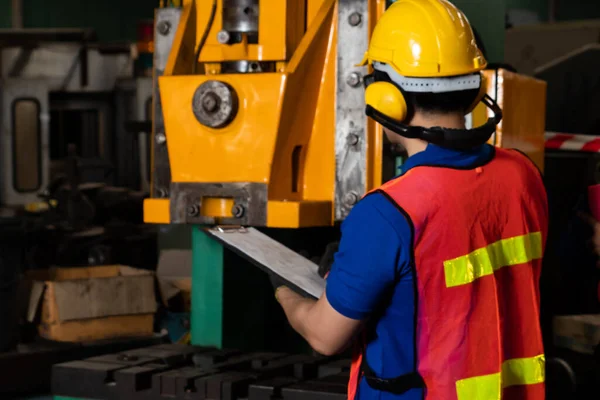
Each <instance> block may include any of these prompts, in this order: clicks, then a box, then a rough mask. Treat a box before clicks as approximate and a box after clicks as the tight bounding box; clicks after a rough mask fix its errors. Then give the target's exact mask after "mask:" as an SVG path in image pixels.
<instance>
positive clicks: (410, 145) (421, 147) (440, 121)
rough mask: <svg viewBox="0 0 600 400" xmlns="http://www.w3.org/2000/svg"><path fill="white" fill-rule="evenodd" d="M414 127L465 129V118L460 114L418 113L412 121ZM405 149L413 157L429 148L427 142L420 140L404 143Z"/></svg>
mask: <svg viewBox="0 0 600 400" xmlns="http://www.w3.org/2000/svg"><path fill="white" fill-rule="evenodd" d="M410 125H412V126H421V127H423V128H432V127H434V126H441V127H443V128H448V129H465V117H464V115H462V114H460V113H452V114H429V113H419V112H418V113H416V114H415V115H414V116H413V118H412V119H411V121H410ZM404 148H405V149H406V152H407V153H408V156H409V157H410V156H412V155H414V154H416V153H420V152H421V151H425V149H426V148H427V142H425V141H424V140H419V139H409V140H407V141H406V143H404Z"/></svg>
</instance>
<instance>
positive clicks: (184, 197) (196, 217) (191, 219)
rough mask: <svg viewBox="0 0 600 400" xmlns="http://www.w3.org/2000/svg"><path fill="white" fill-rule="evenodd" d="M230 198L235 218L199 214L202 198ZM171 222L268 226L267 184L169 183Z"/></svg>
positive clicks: (200, 212)
mask: <svg viewBox="0 0 600 400" xmlns="http://www.w3.org/2000/svg"><path fill="white" fill-rule="evenodd" d="M208 197H212V198H215V197H216V198H231V199H233V201H234V206H233V208H234V210H232V211H234V216H233V217H231V218H214V217H211V216H205V215H202V200H203V199H204V198H208ZM170 207H171V222H172V223H174V224H207V225H214V224H222V225H244V226H248V225H252V226H266V224H267V185H265V184H262V183H252V182H240V183H193V182H173V183H171V202H170Z"/></svg>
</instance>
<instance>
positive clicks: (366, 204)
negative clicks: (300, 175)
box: [325, 193, 412, 320]
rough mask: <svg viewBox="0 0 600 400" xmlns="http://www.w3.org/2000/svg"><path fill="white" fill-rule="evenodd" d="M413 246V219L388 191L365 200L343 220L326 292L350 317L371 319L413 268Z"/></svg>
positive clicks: (328, 298)
mask: <svg viewBox="0 0 600 400" xmlns="http://www.w3.org/2000/svg"><path fill="white" fill-rule="evenodd" d="M411 245H412V231H411V228H410V224H409V222H408V221H407V220H406V218H405V217H404V215H403V214H402V213H401V212H400V211H399V210H398V209H397V208H396V206H395V205H393V204H392V203H391V202H390V201H389V200H388V199H387V198H386V197H385V196H384V195H382V194H380V193H374V194H371V195H369V196H367V197H365V198H364V199H363V200H361V201H360V202H359V203H358V204H357V205H356V206H355V207H354V208H353V209H352V211H351V212H350V214H349V215H348V217H347V218H346V220H345V221H344V222H343V223H342V238H341V240H340V244H339V249H338V252H337V253H336V255H335V257H334V262H333V265H332V267H331V272H330V274H329V276H328V277H327V287H326V291H325V292H326V296H327V300H328V301H329V303H330V304H331V306H332V307H333V308H334V309H335V310H336V311H337V312H339V313H340V314H342V315H344V316H345V317H347V318H351V319H355V320H362V319H365V318H366V317H368V316H369V315H370V314H371V313H372V312H374V311H375V310H377V309H378V306H379V305H380V303H381V301H382V299H383V298H384V297H385V296H386V295H389V294H390V291H391V290H392V289H393V288H394V286H395V284H396V282H397V281H398V279H400V278H401V277H402V275H404V274H406V273H409V272H410V254H411V252H410V246H411Z"/></svg>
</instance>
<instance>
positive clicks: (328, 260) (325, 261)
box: [319, 242, 340, 279]
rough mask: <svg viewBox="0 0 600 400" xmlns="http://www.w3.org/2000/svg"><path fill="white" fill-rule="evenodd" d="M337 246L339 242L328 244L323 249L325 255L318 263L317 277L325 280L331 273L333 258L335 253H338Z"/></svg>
mask: <svg viewBox="0 0 600 400" xmlns="http://www.w3.org/2000/svg"><path fill="white" fill-rule="evenodd" d="M339 245H340V243H339V242H333V243H329V244H328V245H327V247H326V248H325V254H323V257H321V261H320V262H319V275H320V276H321V278H324V279H327V276H328V275H329V272H330V271H331V266H332V265H333V260H334V256H335V253H337V251H338V247H339Z"/></svg>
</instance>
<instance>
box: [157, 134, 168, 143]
mask: <svg viewBox="0 0 600 400" xmlns="http://www.w3.org/2000/svg"><path fill="white" fill-rule="evenodd" d="M154 139H155V140H156V144H163V143H164V142H166V141H167V137H166V136H165V134H164V133H162V132H158V133H157V134H156V136H155V138H154Z"/></svg>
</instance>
